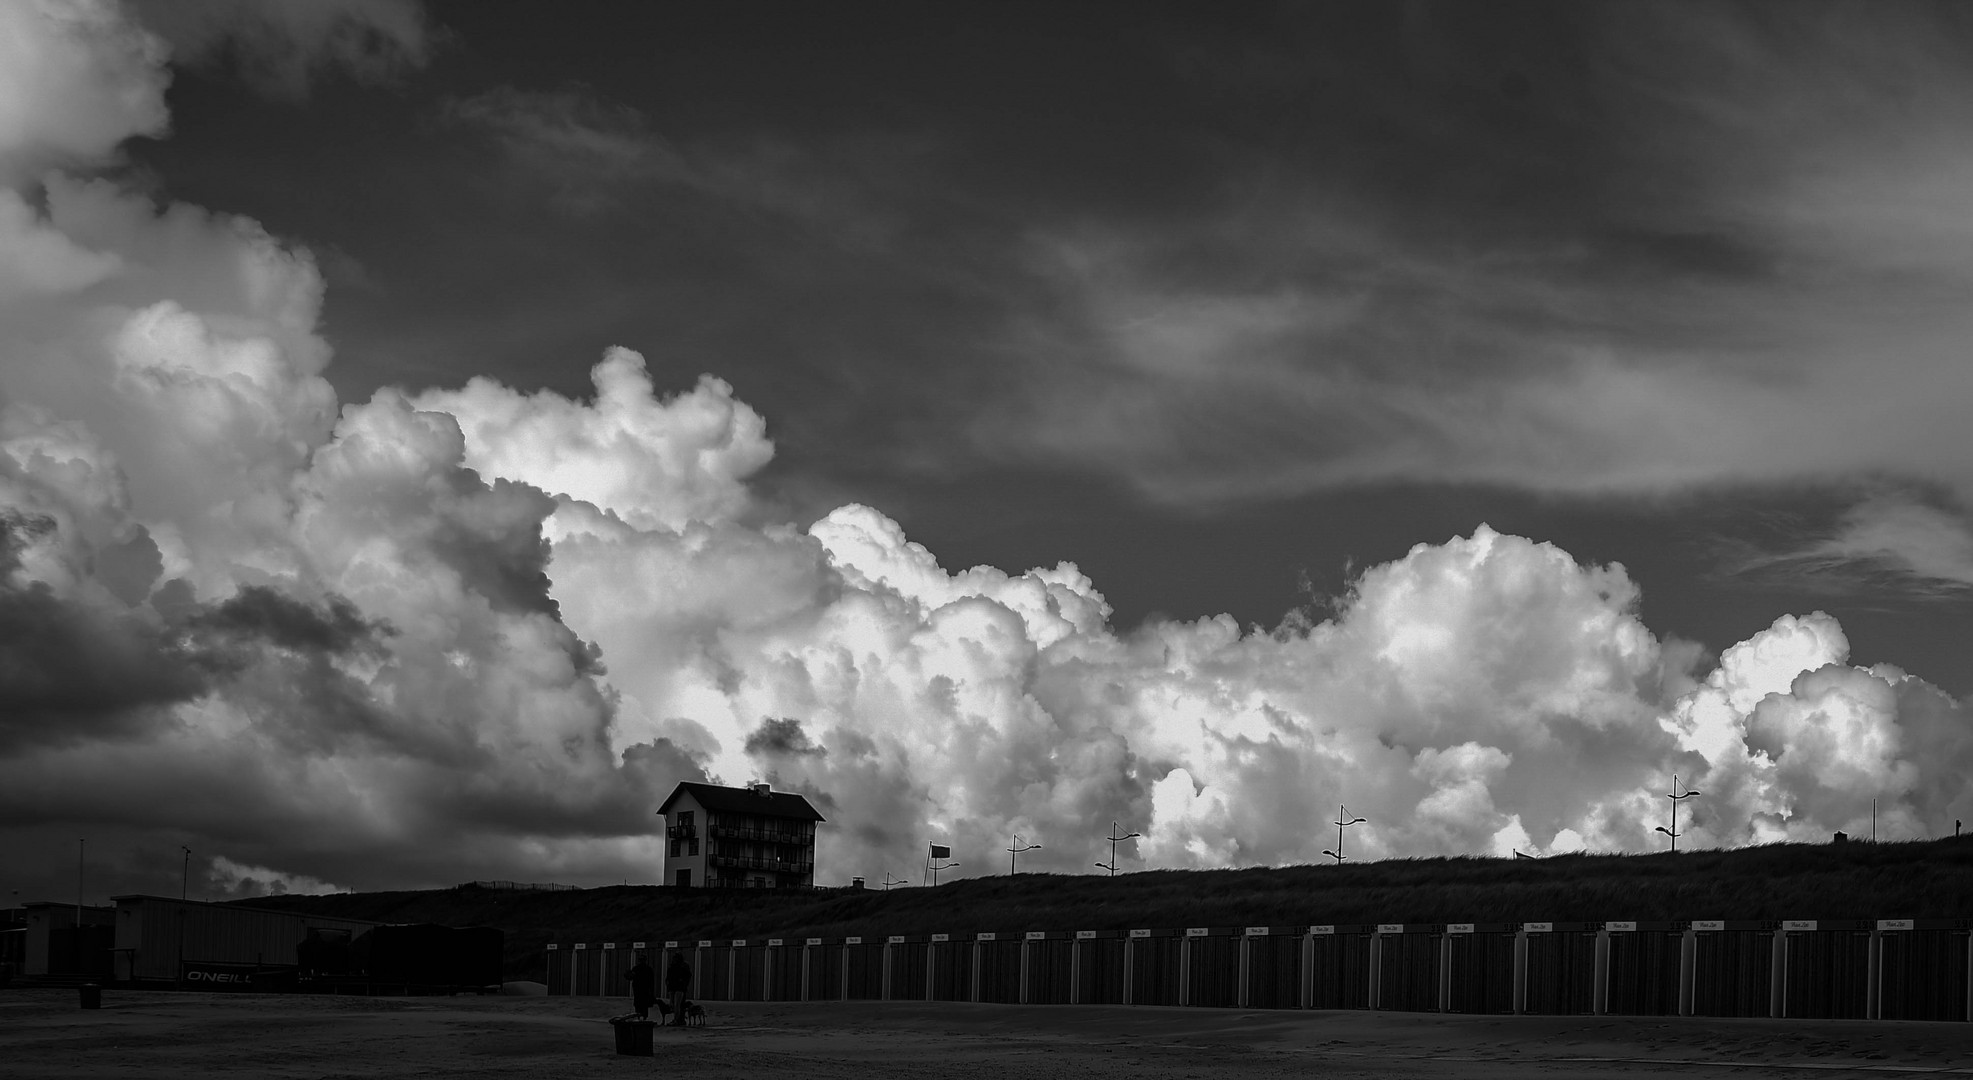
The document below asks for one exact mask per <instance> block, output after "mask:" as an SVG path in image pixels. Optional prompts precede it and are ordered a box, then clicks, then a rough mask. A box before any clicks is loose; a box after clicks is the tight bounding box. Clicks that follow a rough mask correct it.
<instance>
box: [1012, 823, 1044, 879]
mask: <svg viewBox="0 0 1973 1080" xmlns="http://www.w3.org/2000/svg"><path fill="white" fill-rule="evenodd" d="M1040 850H1041V845H1040V844H1028V845H1026V846H1023V845H1022V844H1021V834H1020V833H1015V834H1014V846H1013V847H1010V848H1008V849H1007V876H1008V877H1012V876H1014V858H1015V856H1017V855H1019V854H1020V853H1021V852H1023V851H1040Z"/></svg>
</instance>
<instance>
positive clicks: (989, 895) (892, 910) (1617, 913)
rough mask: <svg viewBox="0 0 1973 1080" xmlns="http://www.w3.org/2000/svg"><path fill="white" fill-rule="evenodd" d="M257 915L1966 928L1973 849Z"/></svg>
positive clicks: (1048, 880) (406, 900) (912, 927)
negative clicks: (1890, 921)
mask: <svg viewBox="0 0 1973 1080" xmlns="http://www.w3.org/2000/svg"><path fill="white" fill-rule="evenodd" d="M240 902H241V903H245V904H250V905H253V906H256V907H274V908H282V909H288V910H298V911H307V912H310V913H313V914H319V915H328V916H343V917H348V918H360V919H376V920H380V921H384V922H437V923H448V924H451V925H456V926H470V925H484V926H497V927H500V928H501V929H503V930H505V931H506V932H507V969H508V972H509V977H510V978H531V979H539V978H541V972H542V971H543V970H544V969H545V964H544V959H543V958H544V953H545V950H544V946H546V945H547V944H548V942H550V941H563V942H576V941H587V942H604V941H619V942H624V941H636V940H646V941H648V940H663V939H680V940H687V939H690V940H697V939H702V938H711V939H719V938H729V939H730V938H764V937H769V936H774V937H842V936H846V935H852V934H861V935H864V936H866V937H874V936H878V935H884V934H930V933H953V934H962V933H973V932H976V931H982V930H994V931H1003V932H1004V931H1020V930H1125V929H1131V928H1137V927H1186V926H1255V925H1271V926H1285V925H1299V924H1307V923H1374V922H1525V921H1534V920H1552V921H1557V922H1562V921H1602V920H1609V919H1637V920H1656V919H1856V918H1868V919H1880V918H1953V917H1963V916H1973V837H1967V838H1965V839H1964V840H1959V839H1949V840H1930V841H1914V842H1909V843H1895V844H1867V843H1848V844H1816V845H1811V844H1774V845H1768V846H1764V847H1754V848H1740V849H1735V850H1729V851H1694V852H1680V853H1679V854H1677V855H1671V854H1669V853H1658V854H1650V855H1559V856H1554V857H1551V858H1546V859H1515V860H1508V859H1491V858H1465V857H1460V858H1431V859H1390V860H1385V861H1383V862H1375V863H1355V864H1349V865H1345V866H1341V867H1334V866H1284V867H1261V868H1254V869H1246V870H1150V871H1143V872H1140V873H1134V874H1120V875H1118V876H1117V877H1115V878H1111V877H1108V876H1104V875H1063V874H1020V875H1018V876H1014V877H1008V876H1005V875H1002V876H997V877H978V878H967V879H963V880H960V881H955V882H951V883H949V884H944V885H940V886H938V887H936V888H915V887H910V888H897V889H893V890H891V891H889V892H886V891H883V890H881V889H865V890H860V891H851V890H816V891H775V890H756V889H733V890H728V889H719V890H706V889H698V890H679V889H670V888H661V887H657V886H648V885H630V886H606V887H603V888H597V889H581V890H575V891H569V892H509V891H501V890H493V889H483V888H478V887H472V886H467V887H461V888H455V889H440V890H431V891H424V892H381V893H346V894H336V895H328V896H276V897H260V898H256V899H252V900H246V901H240Z"/></svg>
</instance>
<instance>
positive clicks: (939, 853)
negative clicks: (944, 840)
mask: <svg viewBox="0 0 1973 1080" xmlns="http://www.w3.org/2000/svg"><path fill="white" fill-rule="evenodd" d="M932 858H934V859H950V858H952V849H951V848H949V847H947V846H946V845H944V844H933V845H932Z"/></svg>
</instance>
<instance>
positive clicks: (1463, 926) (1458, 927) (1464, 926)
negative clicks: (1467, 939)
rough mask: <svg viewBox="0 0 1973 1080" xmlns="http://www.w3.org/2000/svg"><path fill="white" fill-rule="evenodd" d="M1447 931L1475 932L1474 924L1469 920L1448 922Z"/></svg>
mask: <svg viewBox="0 0 1973 1080" xmlns="http://www.w3.org/2000/svg"><path fill="white" fill-rule="evenodd" d="M1445 932H1446V933H1448V934H1470V933H1472V932H1473V924H1472V923H1469V922H1453V923H1447V924H1445Z"/></svg>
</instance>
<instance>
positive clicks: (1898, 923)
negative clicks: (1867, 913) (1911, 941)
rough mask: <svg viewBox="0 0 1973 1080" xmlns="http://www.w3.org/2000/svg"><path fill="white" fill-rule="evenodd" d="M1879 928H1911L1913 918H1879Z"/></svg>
mask: <svg viewBox="0 0 1973 1080" xmlns="http://www.w3.org/2000/svg"><path fill="white" fill-rule="evenodd" d="M1877 929H1879V930H1909V929H1911V920H1910V919H1879V920H1877Z"/></svg>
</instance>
